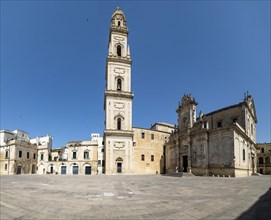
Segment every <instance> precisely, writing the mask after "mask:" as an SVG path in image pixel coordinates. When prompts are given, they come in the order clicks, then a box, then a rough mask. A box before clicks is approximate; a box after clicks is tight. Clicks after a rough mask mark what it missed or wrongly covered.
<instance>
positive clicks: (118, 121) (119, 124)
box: [117, 118, 121, 130]
mask: <svg viewBox="0 0 271 220" xmlns="http://www.w3.org/2000/svg"><path fill="white" fill-rule="evenodd" d="M117 129H118V130H121V118H118V119H117Z"/></svg>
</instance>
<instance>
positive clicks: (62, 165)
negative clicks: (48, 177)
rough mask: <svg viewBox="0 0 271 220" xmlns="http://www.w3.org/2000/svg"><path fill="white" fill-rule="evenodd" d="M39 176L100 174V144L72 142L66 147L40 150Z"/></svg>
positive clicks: (94, 142)
mask: <svg viewBox="0 0 271 220" xmlns="http://www.w3.org/2000/svg"><path fill="white" fill-rule="evenodd" d="M38 152H39V157H38V174H62V175H64V174H73V175H77V174H79V175H91V174H97V173H98V142H97V141H96V140H93V141H70V142H68V143H67V144H66V146H65V147H62V148H55V149H53V150H52V149H50V148H47V147H43V148H42V149H41V150H38Z"/></svg>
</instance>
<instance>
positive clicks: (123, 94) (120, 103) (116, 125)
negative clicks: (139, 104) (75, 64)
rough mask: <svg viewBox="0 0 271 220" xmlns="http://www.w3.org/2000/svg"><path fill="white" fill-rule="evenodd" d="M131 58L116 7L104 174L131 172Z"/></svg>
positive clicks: (108, 68)
mask: <svg viewBox="0 0 271 220" xmlns="http://www.w3.org/2000/svg"><path fill="white" fill-rule="evenodd" d="M131 64H132V61H131V57H130V50H129V46H128V28H127V26H126V17H125V15H124V13H123V11H122V10H121V9H120V8H119V7H117V9H116V10H115V12H114V13H113V15H112V17H111V24H110V34H109V43H108V56H107V59H106V76H105V79H106V87H105V94H104V110H105V130H104V145H105V173H107V174H114V173H130V172H131V170H132V167H131V166H132V163H131V159H132V141H133V130H132V100H133V96H134V95H133V93H132V92H131Z"/></svg>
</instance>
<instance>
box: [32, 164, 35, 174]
mask: <svg viewBox="0 0 271 220" xmlns="http://www.w3.org/2000/svg"><path fill="white" fill-rule="evenodd" d="M35 173H36V167H35V164H32V174H35Z"/></svg>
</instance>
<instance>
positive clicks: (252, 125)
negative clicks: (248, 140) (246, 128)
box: [251, 124, 253, 134]
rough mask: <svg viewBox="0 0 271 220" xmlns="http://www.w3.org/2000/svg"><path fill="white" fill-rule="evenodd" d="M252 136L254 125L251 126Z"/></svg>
mask: <svg viewBox="0 0 271 220" xmlns="http://www.w3.org/2000/svg"><path fill="white" fill-rule="evenodd" d="M251 134H253V124H251Z"/></svg>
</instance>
